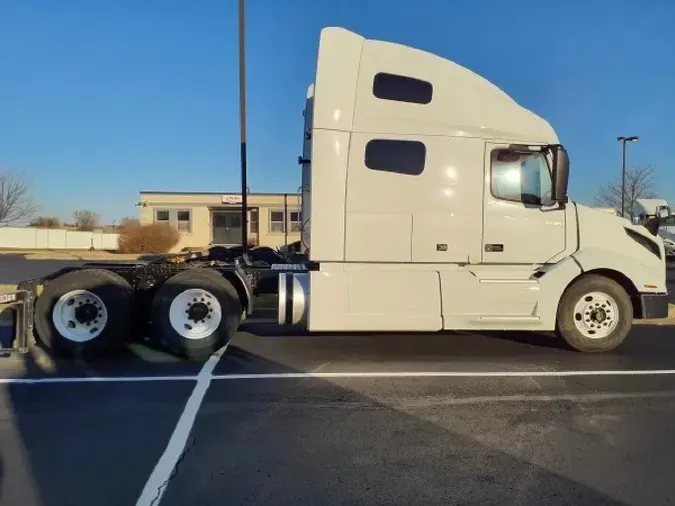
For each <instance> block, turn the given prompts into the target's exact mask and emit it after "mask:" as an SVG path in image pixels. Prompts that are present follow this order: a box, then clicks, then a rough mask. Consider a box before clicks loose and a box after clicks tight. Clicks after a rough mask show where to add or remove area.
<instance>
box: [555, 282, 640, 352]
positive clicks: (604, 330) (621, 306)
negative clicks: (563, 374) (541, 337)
mask: <svg viewBox="0 0 675 506" xmlns="http://www.w3.org/2000/svg"><path fill="white" fill-rule="evenodd" d="M632 324H633V305H632V303H631V300H630V297H629V295H628V293H626V290H624V288H623V287H622V286H621V285H620V284H619V283H617V282H616V281H614V280H612V279H609V278H606V277H604V276H598V275H588V276H585V277H583V278H581V279H579V280H578V281H576V282H575V283H574V284H573V285H572V286H571V287H569V288H568V289H567V291H565V293H564V294H563V296H562V299H561V301H560V305H559V306H558V315H557V320H556V333H557V334H558V336H560V337H561V338H563V339H564V340H565V342H567V344H568V345H570V346H571V347H572V348H574V349H575V350H578V351H583V352H603V351H610V350H613V349H614V348H616V347H617V346H619V345H620V344H621V343H622V342H623V341H624V340H625V339H626V337H627V336H628V332H629V331H630V329H631V326H632Z"/></svg>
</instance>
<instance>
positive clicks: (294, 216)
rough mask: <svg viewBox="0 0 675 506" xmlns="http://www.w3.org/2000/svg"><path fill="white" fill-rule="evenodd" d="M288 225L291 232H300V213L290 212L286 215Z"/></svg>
mask: <svg viewBox="0 0 675 506" xmlns="http://www.w3.org/2000/svg"><path fill="white" fill-rule="evenodd" d="M288 223H289V225H290V227H291V232H300V229H301V228H302V222H301V220H300V211H291V212H290V213H288Z"/></svg>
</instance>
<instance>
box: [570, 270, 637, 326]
mask: <svg viewBox="0 0 675 506" xmlns="http://www.w3.org/2000/svg"><path fill="white" fill-rule="evenodd" d="M589 274H595V275H598V276H604V277H606V278H609V279H611V280H613V281H616V282H617V283H619V284H620V285H621V287H622V288H623V289H624V290H626V293H627V294H628V295H629V296H630V301H631V304H632V305H633V318H641V316H642V306H641V305H640V299H639V292H638V289H637V287H636V286H635V284H634V283H633V282H632V281H631V280H630V278H628V276H626V275H625V274H623V273H621V272H619V271H615V270H613V269H593V270H590V271H586V272H584V273H583V274H581V275H579V276H578V277H577V278H575V279H574V280H572V282H571V283H570V284H569V286H571V285H572V284H574V283H575V282H576V281H577V280H578V279H580V278H582V277H584V276H587V275H589Z"/></svg>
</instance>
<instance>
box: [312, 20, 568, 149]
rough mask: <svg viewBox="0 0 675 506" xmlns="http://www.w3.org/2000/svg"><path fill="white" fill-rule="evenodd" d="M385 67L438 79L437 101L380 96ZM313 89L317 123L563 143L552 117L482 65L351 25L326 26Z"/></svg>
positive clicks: (366, 129) (378, 130)
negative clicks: (376, 89)
mask: <svg viewBox="0 0 675 506" xmlns="http://www.w3.org/2000/svg"><path fill="white" fill-rule="evenodd" d="M378 73H389V74H394V75H398V76H406V77H410V78H414V79H418V80H422V81H426V82H427V83H430V84H431V86H432V88H433V96H432V98H431V101H430V102H429V103H426V104H419V103H407V102H398V101H393V100H383V99H381V98H377V97H376V96H375V95H374V94H373V80H374V78H375V75H377V74H378ZM313 92H314V98H315V101H314V128H321V129H331V130H342V131H355V132H371V133H380V134H381V133H399V134H405V133H415V134H417V135H448V136H467V137H479V138H483V139H491V140H524V141H528V142H533V143H542V144H555V143H557V142H558V137H557V135H556V133H555V131H554V130H553V128H551V126H550V125H549V123H548V122H547V121H546V120H544V119H543V118H541V117H539V116H537V115H536V114H534V113H533V112H531V111H529V110H528V109H525V108H524V107H522V106H520V105H519V104H518V103H517V102H516V101H515V100H513V99H512V98H511V97H510V96H509V95H507V94H506V93H505V92H504V91H502V90H501V89H499V88H498V87H497V86H495V85H494V84H492V83H491V82H489V81H488V80H486V79H485V78H483V77H481V76H480V75H478V74H476V73H475V72H473V71H471V70H469V69H467V68H465V67H462V66H461V65H458V64H456V63H454V62H452V61H450V60H447V59H445V58H442V57H440V56H437V55H434V54H432V53H428V52H426V51H422V50H419V49H414V48H411V47H408V46H404V45H401V44H396V43H392V42H383V41H376V40H368V39H365V38H364V37H362V36H360V35H358V34H356V33H353V32H351V31H349V30H346V29H344V28H338V27H329V28H324V29H323V30H322V31H321V37H320V41H319V55H318V60H317V69H316V79H315V85H314V89H313Z"/></svg>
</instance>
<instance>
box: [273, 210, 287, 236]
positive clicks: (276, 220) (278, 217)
mask: <svg viewBox="0 0 675 506" xmlns="http://www.w3.org/2000/svg"><path fill="white" fill-rule="evenodd" d="M283 231H284V212H283V211H270V232H272V233H283Z"/></svg>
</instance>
